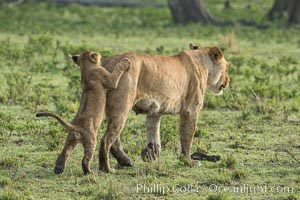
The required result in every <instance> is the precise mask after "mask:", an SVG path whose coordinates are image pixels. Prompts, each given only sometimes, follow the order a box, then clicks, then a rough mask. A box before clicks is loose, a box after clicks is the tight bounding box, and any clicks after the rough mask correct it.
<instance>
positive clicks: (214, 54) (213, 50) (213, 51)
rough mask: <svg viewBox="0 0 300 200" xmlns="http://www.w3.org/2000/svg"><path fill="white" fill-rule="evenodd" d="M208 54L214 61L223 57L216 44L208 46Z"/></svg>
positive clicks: (216, 61)
mask: <svg viewBox="0 0 300 200" xmlns="http://www.w3.org/2000/svg"><path fill="white" fill-rule="evenodd" d="M208 55H209V57H210V59H211V60H212V61H213V62H214V63H218V62H219V60H220V59H221V58H222V57H223V53H222V51H221V50H220V49H219V48H218V47H217V46H212V47H210V48H209V51H208Z"/></svg>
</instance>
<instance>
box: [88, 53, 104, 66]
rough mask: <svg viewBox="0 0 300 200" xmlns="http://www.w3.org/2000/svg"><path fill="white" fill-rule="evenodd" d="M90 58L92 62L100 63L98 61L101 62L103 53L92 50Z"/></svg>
mask: <svg viewBox="0 0 300 200" xmlns="http://www.w3.org/2000/svg"><path fill="white" fill-rule="evenodd" d="M89 59H90V61H91V62H93V63H96V64H98V63H100V59H101V55H100V54H99V53H96V52H91V53H90V54H89Z"/></svg>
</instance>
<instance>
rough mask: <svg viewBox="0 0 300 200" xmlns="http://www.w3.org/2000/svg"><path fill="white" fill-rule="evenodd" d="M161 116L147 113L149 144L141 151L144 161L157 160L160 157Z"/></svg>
mask: <svg viewBox="0 0 300 200" xmlns="http://www.w3.org/2000/svg"><path fill="white" fill-rule="evenodd" d="M160 119H161V117H160V116H156V115H147V117H146V128H147V146H146V148H144V149H143V150H142V152H141V157H142V159H143V160H144V161H151V160H156V159H157V158H158V157H159V154H160V150H161V144H160V131H159V129H160Z"/></svg>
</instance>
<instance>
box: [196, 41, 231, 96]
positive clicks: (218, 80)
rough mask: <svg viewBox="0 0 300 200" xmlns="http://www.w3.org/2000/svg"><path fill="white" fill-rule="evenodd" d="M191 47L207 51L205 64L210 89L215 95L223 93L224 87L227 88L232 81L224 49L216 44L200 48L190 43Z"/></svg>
mask: <svg viewBox="0 0 300 200" xmlns="http://www.w3.org/2000/svg"><path fill="white" fill-rule="evenodd" d="M190 49H191V50H200V51H202V52H203V53H207V55H208V56H207V59H208V61H207V60H206V61H205V64H206V67H207V69H208V78H207V85H208V89H209V90H210V91H211V92H212V93H213V94H215V95H221V94H222V93H223V89H225V88H227V87H228V86H229V82H230V78H229V76H228V73H227V70H228V67H229V64H228V62H227V61H226V59H225V57H224V54H223V53H222V51H221V50H220V49H219V48H218V47H216V46H211V47H208V48H199V47H198V46H196V45H193V44H190Z"/></svg>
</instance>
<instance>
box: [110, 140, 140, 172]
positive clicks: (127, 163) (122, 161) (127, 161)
mask: <svg viewBox="0 0 300 200" xmlns="http://www.w3.org/2000/svg"><path fill="white" fill-rule="evenodd" d="M110 152H111V154H112V155H113V156H114V157H115V158H116V159H117V161H118V164H119V166H122V167H132V166H133V165H134V161H133V159H132V158H129V157H128V156H127V155H126V153H125V152H124V151H123V149H122V146H121V140H120V137H117V139H116V140H115V142H114V143H113V145H112V146H111V149H110Z"/></svg>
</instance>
